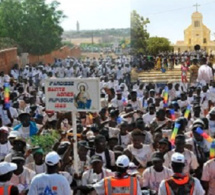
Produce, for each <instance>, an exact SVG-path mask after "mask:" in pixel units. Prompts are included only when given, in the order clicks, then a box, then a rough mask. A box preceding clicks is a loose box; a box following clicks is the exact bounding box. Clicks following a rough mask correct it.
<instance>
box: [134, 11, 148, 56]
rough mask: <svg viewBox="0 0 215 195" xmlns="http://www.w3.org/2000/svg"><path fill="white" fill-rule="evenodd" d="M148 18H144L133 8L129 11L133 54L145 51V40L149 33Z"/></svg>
mask: <svg viewBox="0 0 215 195" xmlns="http://www.w3.org/2000/svg"><path fill="white" fill-rule="evenodd" d="M148 23H150V21H149V19H148V18H146V19H144V18H143V17H141V16H140V15H139V14H138V13H137V12H136V11H135V10H134V11H132V12H131V51H132V53H134V54H137V53H146V49H147V40H148V38H149V33H148V32H147V28H146V27H147V26H146V25H147V24H148Z"/></svg>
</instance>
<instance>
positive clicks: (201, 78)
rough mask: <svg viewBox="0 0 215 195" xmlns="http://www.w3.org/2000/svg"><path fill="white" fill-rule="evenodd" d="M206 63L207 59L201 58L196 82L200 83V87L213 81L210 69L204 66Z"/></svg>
mask: <svg viewBox="0 0 215 195" xmlns="http://www.w3.org/2000/svg"><path fill="white" fill-rule="evenodd" d="M206 62H207V59H206V58H205V57H203V58H202V59H201V66H200V68H199V70H198V78H197V81H198V82H200V83H201V84H202V85H205V84H206V83H210V81H211V80H213V72H212V68H211V67H209V66H208V65H207V64H206Z"/></svg>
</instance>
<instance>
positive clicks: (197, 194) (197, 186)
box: [158, 177, 205, 195]
mask: <svg viewBox="0 0 215 195" xmlns="http://www.w3.org/2000/svg"><path fill="white" fill-rule="evenodd" d="M193 179H194V190H193V195H204V194H205V191H204V190H203V188H202V185H201V183H200V182H199V180H198V179H196V178H195V177H194V178H193ZM158 195H167V192H166V186H165V180H163V181H162V182H161V184H160V186H159V191H158Z"/></svg>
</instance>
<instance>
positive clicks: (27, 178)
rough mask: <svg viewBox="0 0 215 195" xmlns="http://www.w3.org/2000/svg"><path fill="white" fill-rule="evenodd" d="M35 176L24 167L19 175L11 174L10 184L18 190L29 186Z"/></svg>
mask: <svg viewBox="0 0 215 195" xmlns="http://www.w3.org/2000/svg"><path fill="white" fill-rule="evenodd" d="M34 176H35V172H34V171H32V170H30V169H28V168H26V167H24V170H23V172H22V173H21V174H20V175H16V174H13V175H12V178H11V180H10V182H11V184H12V185H14V186H17V187H18V189H19V192H21V191H23V190H26V189H28V188H29V185H30V183H31V180H32V178H33V177H34Z"/></svg>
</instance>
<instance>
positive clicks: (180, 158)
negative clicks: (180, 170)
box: [171, 152, 185, 164]
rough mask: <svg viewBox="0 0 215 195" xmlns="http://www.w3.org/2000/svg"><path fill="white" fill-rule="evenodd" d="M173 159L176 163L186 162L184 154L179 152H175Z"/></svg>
mask: <svg viewBox="0 0 215 195" xmlns="http://www.w3.org/2000/svg"><path fill="white" fill-rule="evenodd" d="M171 161H172V162H175V163H183V164H184V163H185V159H184V155H183V154H181V153H178V152H175V153H174V154H173V155H172V157H171Z"/></svg>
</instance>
